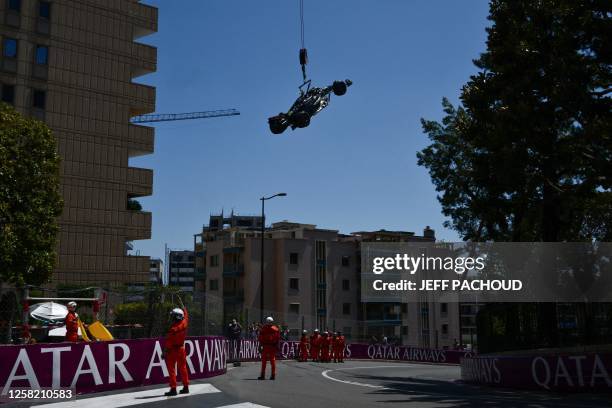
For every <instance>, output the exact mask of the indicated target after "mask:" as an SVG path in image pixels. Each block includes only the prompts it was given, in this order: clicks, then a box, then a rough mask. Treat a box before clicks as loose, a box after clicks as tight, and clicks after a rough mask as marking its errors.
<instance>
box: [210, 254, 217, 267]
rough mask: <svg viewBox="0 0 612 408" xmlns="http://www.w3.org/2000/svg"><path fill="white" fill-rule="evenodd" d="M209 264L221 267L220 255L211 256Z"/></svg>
mask: <svg viewBox="0 0 612 408" xmlns="http://www.w3.org/2000/svg"><path fill="white" fill-rule="evenodd" d="M209 262H210V263H209V264H210V266H219V255H211V256H210V259H209Z"/></svg>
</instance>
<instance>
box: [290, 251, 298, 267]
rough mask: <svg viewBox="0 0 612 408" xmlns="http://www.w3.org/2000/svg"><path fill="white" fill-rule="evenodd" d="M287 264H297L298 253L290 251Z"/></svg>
mask: <svg viewBox="0 0 612 408" xmlns="http://www.w3.org/2000/svg"><path fill="white" fill-rule="evenodd" d="M289 264H290V265H297V264H298V254H297V252H291V253H290V254H289Z"/></svg>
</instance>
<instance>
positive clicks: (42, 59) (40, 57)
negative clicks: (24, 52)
mask: <svg viewBox="0 0 612 408" xmlns="http://www.w3.org/2000/svg"><path fill="white" fill-rule="evenodd" d="M35 61H36V63H37V64H38V65H47V63H48V61H49V47H47V46H46V45H37V46H36V59H35Z"/></svg>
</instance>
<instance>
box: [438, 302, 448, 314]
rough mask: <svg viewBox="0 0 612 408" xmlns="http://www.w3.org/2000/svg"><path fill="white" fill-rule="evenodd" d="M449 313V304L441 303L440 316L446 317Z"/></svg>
mask: <svg viewBox="0 0 612 408" xmlns="http://www.w3.org/2000/svg"><path fill="white" fill-rule="evenodd" d="M447 313H448V303H440V314H442V315H445V314H447Z"/></svg>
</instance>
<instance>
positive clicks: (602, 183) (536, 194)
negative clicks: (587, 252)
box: [417, 0, 612, 242]
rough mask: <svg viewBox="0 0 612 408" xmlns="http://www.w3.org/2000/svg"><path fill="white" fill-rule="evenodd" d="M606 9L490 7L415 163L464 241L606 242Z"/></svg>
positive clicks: (609, 222)
mask: <svg viewBox="0 0 612 408" xmlns="http://www.w3.org/2000/svg"><path fill="white" fill-rule="evenodd" d="M611 15H612V3H610V2H603V1H595V0H590V1H589V0H581V1H575V0H538V1H531V0H520V1H503V0H493V1H491V3H490V16H489V19H490V20H491V21H492V26H491V27H489V28H488V29H487V32H488V39H487V50H486V51H485V52H484V53H483V54H481V55H480V58H478V59H476V60H475V61H474V63H475V65H476V67H477V68H478V72H477V74H475V75H473V76H471V77H470V80H469V81H468V82H467V83H466V84H465V85H464V87H463V88H462V91H461V95H460V100H461V103H460V106H459V107H453V106H452V105H451V104H450V103H449V102H448V100H446V99H444V100H443V108H444V113H445V116H444V118H443V120H442V122H441V123H439V122H436V121H430V120H422V125H423V130H424V132H425V133H427V134H428V136H429V139H430V140H431V142H432V143H431V144H430V145H429V146H427V147H426V148H425V149H423V150H422V151H420V152H419V153H417V157H418V163H419V165H422V166H425V167H426V168H427V169H428V170H429V173H430V176H431V178H432V181H433V183H434V185H435V186H436V189H437V191H438V192H439V196H438V199H439V201H440V203H441V205H442V210H443V213H444V214H445V215H446V216H448V217H449V218H450V221H449V222H447V226H448V227H452V228H454V229H455V230H457V231H458V232H459V233H460V235H461V236H462V238H464V239H466V240H475V241H481V240H495V241H549V242H556V241H581V240H609V239H611V238H612V191H611V188H612V140H611V135H610V132H611V129H612V123H611V120H610V108H611V99H610V97H611V92H612V87H611V85H610V79H611V75H612V71H611V66H612V65H611V63H612V61H611V60H612V53H611V52H610V50H612V44H611V39H612V36H610V30H611V26H610V16H611Z"/></svg>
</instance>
